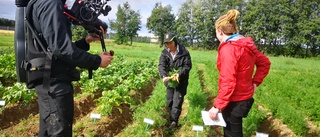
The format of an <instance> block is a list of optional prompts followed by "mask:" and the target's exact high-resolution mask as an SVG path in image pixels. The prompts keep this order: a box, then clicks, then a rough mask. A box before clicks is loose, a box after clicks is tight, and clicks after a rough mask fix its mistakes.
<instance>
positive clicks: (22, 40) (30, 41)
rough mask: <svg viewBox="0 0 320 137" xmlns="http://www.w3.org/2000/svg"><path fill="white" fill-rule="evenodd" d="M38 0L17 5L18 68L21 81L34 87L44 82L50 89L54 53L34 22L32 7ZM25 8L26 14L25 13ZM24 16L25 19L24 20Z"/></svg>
mask: <svg viewBox="0 0 320 137" xmlns="http://www.w3.org/2000/svg"><path fill="white" fill-rule="evenodd" d="M36 1H37V0H30V1H29V2H28V4H27V5H25V6H26V7H25V8H24V7H19V6H18V5H17V6H18V7H17V12H16V28H15V31H16V33H15V54H16V70H17V76H18V81H19V82H26V85H27V87H28V88H34V87H35V86H36V85H37V84H40V83H42V82H43V86H44V87H45V88H47V89H49V79H50V74H51V64H52V59H53V55H52V53H51V52H50V50H48V49H47V47H48V46H47V44H46V42H45V40H44V38H43V37H42V34H41V33H38V32H37V30H36V29H35V27H34V24H33V22H32V7H33V4H34V3H35V2H36ZM24 10H25V12H26V13H25V15H24ZM22 18H23V19H24V20H22Z"/></svg>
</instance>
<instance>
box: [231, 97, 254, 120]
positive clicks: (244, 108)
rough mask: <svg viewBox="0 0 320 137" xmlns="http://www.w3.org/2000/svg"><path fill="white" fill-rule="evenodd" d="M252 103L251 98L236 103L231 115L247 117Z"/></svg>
mask: <svg viewBox="0 0 320 137" xmlns="http://www.w3.org/2000/svg"><path fill="white" fill-rule="evenodd" d="M253 102H254V99H253V98H250V99H248V100H244V101H240V102H237V106H236V107H234V108H233V110H232V112H231V114H232V115H234V116H236V117H247V116H248V113H249V112H250V109H251V107H252V104H253Z"/></svg>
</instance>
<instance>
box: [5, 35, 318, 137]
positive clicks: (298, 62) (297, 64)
mask: <svg viewBox="0 0 320 137" xmlns="http://www.w3.org/2000/svg"><path fill="white" fill-rule="evenodd" d="M3 47H6V48H10V47H13V35H12V36H4V35H2V34H0V48H3ZM106 48H107V50H114V51H115V56H119V55H121V56H123V57H124V58H125V59H126V60H129V61H133V60H137V59H141V60H152V61H155V62H158V59H159V56H160V54H161V51H162V50H163V47H162V48H159V45H158V44H148V43H147V44H143V43H133V46H123V45H115V44H113V43H112V42H110V41H108V40H106ZM188 49H189V48H188ZM91 51H92V52H98V53H99V52H101V46H100V43H93V44H92V45H91ZM189 51H190V54H191V58H192V62H194V67H196V64H199V69H201V70H202V71H203V72H202V73H203V76H204V80H203V85H204V87H203V91H204V92H205V93H206V94H207V95H212V96H215V95H216V94H217V93H216V92H217V78H218V74H219V73H218V72H217V69H216V64H215V62H216V55H217V52H216V51H208V50H201V51H200V50H191V49H189ZM270 60H271V62H272V64H271V70H270V73H269V75H268V76H267V77H266V79H265V80H264V82H263V83H262V85H260V86H259V87H258V89H257V92H256V94H255V95H254V98H255V101H256V103H257V104H261V105H263V106H264V107H266V108H267V109H269V110H270V111H271V112H272V114H273V115H274V117H275V118H279V119H280V120H282V121H283V122H284V123H285V124H287V125H288V127H289V128H291V129H292V130H293V131H294V132H295V134H296V135H302V136H303V135H305V134H306V133H307V132H308V127H306V123H307V121H305V118H308V119H310V120H311V121H312V122H313V123H314V124H315V125H317V126H318V127H319V126H320V122H319V121H320V111H319V109H320V78H319V75H320V69H319V68H320V62H319V60H320V58H313V59H297V58H287V57H270ZM194 69H195V68H194ZM194 82H196V81H193V80H192V83H194ZM159 84H160V85H159ZM161 84H162V83H161V82H159V83H158V85H157V87H156V88H155V91H154V93H153V96H154V97H155V99H153V98H152V97H151V98H150V99H149V100H150V101H149V100H148V101H147V102H146V103H145V104H144V105H143V106H148V105H149V104H148V102H151V101H152V100H155V102H153V103H151V104H156V105H159V106H158V107H156V108H154V106H149V107H147V108H145V110H138V109H137V110H136V112H135V113H141V112H144V113H148V114H149V115H150V117H151V118H153V119H156V120H159V121H157V122H159V123H157V124H156V125H155V126H160V127H161V126H162V125H164V122H165V121H164V120H163V118H162V116H163V115H165V112H163V110H161V109H159V107H163V105H164V103H163V102H160V101H164V100H165V98H164V97H165V92H164V86H163V85H161ZM199 91H200V90H199ZM190 95H193V94H191V93H190ZM200 98H201V97H199V98H198V99H200ZM157 103H158V104H157ZM189 103H190V101H189ZM208 103H213V102H208ZM154 110H155V112H151V111H154ZM149 112H150V113H149ZM260 113H261V114H262V116H261V115H260ZM263 114H264V112H261V111H259V110H258V109H257V108H256V106H254V108H253V110H252V112H250V114H249V117H248V118H246V120H245V121H246V122H244V123H245V124H246V125H250V126H249V127H250V128H248V129H244V131H245V132H246V134H247V135H250V134H251V132H253V131H254V130H255V129H256V127H255V126H253V127H252V123H253V122H256V123H258V124H259V122H261V120H262V119H263V118H264V117H263ZM135 117H136V118H135V120H136V121H135V122H134V123H136V122H137V123H138V126H141V127H139V128H141V129H142V130H143V129H144V128H145V124H144V123H143V122H141V118H142V117H145V116H144V115H142V114H141V116H135ZM139 120H140V123H139ZM133 125H134V124H133ZM150 128H153V127H152V126H151V127H150ZM186 130H187V129H186ZM133 131H134V130H133ZM133 131H132V132H129V133H131V134H132V133H134V132H133Z"/></svg>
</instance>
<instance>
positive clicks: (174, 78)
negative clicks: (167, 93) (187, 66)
mask: <svg viewBox="0 0 320 137" xmlns="http://www.w3.org/2000/svg"><path fill="white" fill-rule="evenodd" d="M179 71H180V68H178V69H171V71H169V76H170V79H169V81H168V86H169V87H172V88H177V87H178V85H179V74H178V72H179Z"/></svg>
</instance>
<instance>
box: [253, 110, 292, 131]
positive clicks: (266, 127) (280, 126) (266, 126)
mask: <svg viewBox="0 0 320 137" xmlns="http://www.w3.org/2000/svg"><path fill="white" fill-rule="evenodd" d="M267 117H268V118H267V119H266V120H265V121H264V122H263V123H262V124H261V125H260V127H259V128H258V131H259V132H262V133H267V134H269V137H295V136H296V135H295V134H294V133H293V132H292V130H291V129H289V128H288V126H287V125H286V124H284V123H283V122H282V121H281V120H279V119H277V118H274V117H273V116H272V114H271V113H268V114H267Z"/></svg>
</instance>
